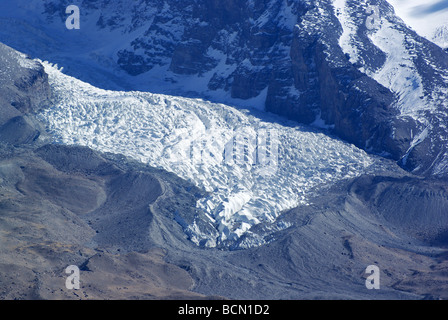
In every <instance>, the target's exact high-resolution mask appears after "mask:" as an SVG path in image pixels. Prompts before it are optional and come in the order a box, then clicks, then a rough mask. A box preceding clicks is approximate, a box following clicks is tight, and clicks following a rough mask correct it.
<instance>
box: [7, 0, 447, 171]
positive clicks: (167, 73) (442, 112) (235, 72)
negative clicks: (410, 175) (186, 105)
mask: <svg viewBox="0 0 448 320" xmlns="http://www.w3.org/2000/svg"><path fill="white" fill-rule="evenodd" d="M31 3H32V5H30V2H29V1H9V0H8V1H5V2H4V4H3V5H4V6H5V7H8V8H9V12H10V13H9V15H10V18H8V19H3V20H2V21H3V22H2V23H3V25H4V27H5V28H4V31H3V32H0V40H3V41H6V43H9V44H10V45H14V46H15V47H16V48H18V49H21V50H24V51H26V52H29V53H32V54H33V55H34V56H36V57H39V58H42V59H46V60H48V61H51V62H53V63H58V64H59V65H60V66H63V67H65V70H66V72H67V73H68V74H70V75H74V76H76V77H77V78H79V79H82V80H85V81H87V82H89V83H92V84H94V85H96V86H98V87H104V88H110V89H126V90H129V89H132V90H136V89H137V90H141V91H150V92H154V93H165V94H175V95H184V96H194V97H198V96H199V97H202V98H207V99H210V100H212V101H215V102H224V103H227V104H231V105H237V106H246V107H254V108H257V109H264V110H267V111H270V112H273V113H276V114H279V115H282V116H285V117H287V118H289V119H292V120H295V121H299V122H301V123H306V124H311V123H313V124H314V125H316V126H324V127H326V128H332V129H333V132H334V133H335V134H337V135H338V136H339V137H340V138H343V139H345V140H347V141H348V142H350V143H353V144H355V145H356V146H358V147H360V148H363V149H364V150H367V151H369V152H373V153H377V154H381V155H383V156H387V157H390V158H392V159H394V160H396V161H398V162H399V163H400V164H401V165H402V166H403V167H404V168H406V169H407V170H410V171H413V172H415V173H417V174H428V175H439V176H445V175H446V173H447V170H448V169H447V150H446V139H447V128H446V126H445V125H444V123H446V120H447V119H446V108H447V105H446V101H447V99H446V92H447V86H448V85H447V78H448V75H447V70H448V54H447V53H446V52H444V51H443V50H442V49H441V48H440V47H438V46H436V45H435V44H433V43H431V42H429V41H428V40H426V39H425V38H422V37H420V36H419V35H418V34H417V33H415V32H414V31H412V30H410V29H409V28H408V27H407V26H406V25H405V24H404V22H403V21H402V20H401V19H400V18H398V17H397V16H396V15H395V13H394V10H393V7H392V6H391V5H390V4H389V3H388V2H386V1H384V0H381V1H377V2H375V3H373V2H372V3H371V2H369V1H343V0H334V1H332V0H316V1H307V0H303V1H287V0H270V1H250V2H247V1H222V2H216V1H212V2H206V3H204V2H202V1H188V5H186V3H185V2H183V1H164V0H158V1H137V2H134V3H133V4H132V5H127V4H125V2H123V1H116V2H113V3H111V2H109V1H97V2H95V4H92V3H90V2H87V1H80V2H79V3H78V5H79V6H80V11H81V20H82V24H81V29H80V30H67V29H66V28H65V19H66V18H67V16H68V15H67V14H65V8H66V7H67V6H68V4H69V2H68V1H51V0H45V1H32V2H31ZM126 3H127V2H126ZM369 5H374V6H377V8H378V10H377V14H378V17H377V18H378V19H377V20H371V19H372V14H375V15H376V13H373V12H372V11H371V8H370V9H369ZM30 8H33V9H32V10H30ZM375 12H376V11H375ZM44 21H45V22H44ZM369 21H376V22H378V23H376V22H375V25H373V27H372V28H370V27H368V26H367V23H368V22H369ZM12 26H14V29H13V28H12ZM14 33H15V34H20V38H21V40H20V42H19V41H17V39H18V37H11V36H10V35H11V34H14ZM35 39H39V41H38V42H36V40H35Z"/></svg>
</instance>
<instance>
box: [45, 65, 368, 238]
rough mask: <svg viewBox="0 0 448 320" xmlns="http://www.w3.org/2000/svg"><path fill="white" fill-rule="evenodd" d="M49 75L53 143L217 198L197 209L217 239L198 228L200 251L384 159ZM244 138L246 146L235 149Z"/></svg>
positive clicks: (215, 112)
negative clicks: (140, 167) (125, 161)
mask: <svg viewBox="0 0 448 320" xmlns="http://www.w3.org/2000/svg"><path fill="white" fill-rule="evenodd" d="M44 66H45V69H46V71H47V73H48V74H49V81H50V83H51V86H52V90H53V93H54V96H55V101H54V105H53V106H52V107H51V108H49V109H47V110H44V111H42V112H41V113H40V114H39V118H40V119H41V120H42V121H44V122H45V123H46V125H47V126H48V130H49V131H50V132H51V133H52V134H53V135H54V138H55V142H57V143H63V144H78V145H85V146H89V147H91V148H93V149H96V150H99V151H105V152H114V153H121V154H124V155H126V156H129V157H132V158H134V159H137V160H139V161H141V162H144V163H148V164H150V165H151V166H154V167H160V168H163V169H165V170H167V171H170V172H173V173H175V174H176V175H178V176H180V177H182V178H184V179H187V180H189V181H192V182H193V183H194V184H196V185H197V186H199V187H200V188H203V189H205V190H207V191H209V192H210V196H208V197H206V198H203V199H201V200H200V201H198V203H197V208H198V209H199V210H202V211H203V212H204V213H206V214H207V215H208V216H209V217H210V221H211V223H213V225H214V226H215V227H216V229H217V230H218V234H219V235H218V237H217V238H216V237H213V236H212V235H205V234H202V233H200V230H199V228H198V227H197V226H196V225H194V224H193V225H190V226H189V229H190V230H191V231H193V233H194V232H196V234H195V235H194V236H193V237H192V240H193V241H195V242H196V243H199V241H201V240H204V238H205V239H206V240H208V243H207V245H208V246H215V245H216V243H218V242H219V241H223V240H226V239H237V238H238V237H240V236H241V235H242V234H244V232H246V231H247V230H249V229H250V227H251V226H253V225H255V224H258V223H260V222H263V221H274V220H275V219H276V217H277V216H278V215H279V214H280V213H281V212H282V210H286V209H289V208H293V207H295V206H297V205H298V204H300V203H305V204H306V203H307V200H308V198H309V195H310V192H311V189H312V188H313V187H317V186H320V185H328V184H331V183H334V182H336V181H340V180H341V179H345V178H351V177H355V176H358V175H360V174H362V173H363V172H365V171H366V170H368V168H369V167H370V166H371V165H372V164H373V163H374V162H375V159H376V158H375V157H373V156H369V155H367V154H366V153H365V152H364V151H362V150H360V149H358V148H356V147H354V146H352V145H349V144H346V143H344V142H342V141H340V140H337V139H333V138H331V137H329V136H327V135H326V134H324V133H322V132H319V131H317V129H312V128H309V127H301V126H299V125H297V124H295V123H292V122H285V121H286V120H282V119H281V118H276V117H274V116H269V115H267V114H264V113H260V114H263V118H259V117H256V116H255V115H254V114H253V113H252V114H251V113H250V112H248V111H244V110H240V109H236V108H232V107H230V106H226V105H222V104H213V103H210V102H207V101H204V100H200V99H187V98H181V97H174V96H167V95H161V94H151V93H147V92H120V91H107V90H102V89H98V88H95V87H93V86H91V85H89V84H87V83H84V82H81V81H79V80H77V79H75V78H72V77H70V76H67V75H64V74H63V73H62V72H61V71H60V70H58V69H57V67H54V66H51V65H50V64H49V63H44ZM252 112H254V111H252ZM282 122H283V123H284V124H281V123H282ZM241 137H243V138H247V140H245V141H247V142H246V144H245V145H244V144H243V147H242V148H241V149H238V146H241V145H238V144H237V147H236V148H235V149H232V146H233V142H235V141H239V140H238V139H239V138H241ZM234 138H235V139H234ZM243 140H244V139H243ZM257 147H258V149H257ZM229 148H230V149H229ZM224 150H226V153H224ZM229 150H233V156H234V158H231V159H230V161H229V159H228V158H227V157H226V156H228V155H229V154H231V153H230V152H229V153H227V152H228V151H229ZM244 157H246V158H247V159H248V160H244V159H243V158H244ZM256 159H258V160H256Z"/></svg>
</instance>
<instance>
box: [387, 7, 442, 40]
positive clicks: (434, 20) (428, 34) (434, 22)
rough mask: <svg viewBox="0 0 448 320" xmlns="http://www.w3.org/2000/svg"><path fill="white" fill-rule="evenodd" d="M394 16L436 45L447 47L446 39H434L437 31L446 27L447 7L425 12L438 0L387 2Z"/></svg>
mask: <svg viewBox="0 0 448 320" xmlns="http://www.w3.org/2000/svg"><path fill="white" fill-rule="evenodd" d="M387 1H388V2H389V3H390V4H391V5H392V6H393V7H394V9H395V12H396V14H397V15H398V16H399V17H400V18H401V19H402V20H403V21H404V22H405V23H406V24H407V25H408V26H409V27H411V28H412V29H413V30H414V31H416V32H417V33H418V34H419V35H421V36H423V37H425V38H427V39H428V40H431V41H433V42H435V43H436V44H438V45H439V46H441V47H446V46H448V43H447V41H448V39H446V38H438V37H436V34H437V31H438V29H440V28H441V27H443V26H447V25H448V6H446V8H445V9H442V8H441V9H440V10H427V9H428V8H429V7H430V6H433V5H437V4H439V3H441V2H442V1H440V0H387Z"/></svg>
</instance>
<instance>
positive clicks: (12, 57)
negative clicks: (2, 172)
mask: <svg viewBox="0 0 448 320" xmlns="http://www.w3.org/2000/svg"><path fill="white" fill-rule="evenodd" d="M0 70H2V72H1V73H0V140H1V141H3V142H7V143H11V144H14V145H17V144H27V143H30V142H32V141H34V140H36V139H37V138H38V137H39V135H40V130H41V129H40V128H39V125H38V124H37V123H35V122H34V123H33V120H32V119H30V118H29V117H28V116H27V115H28V114H30V113H33V112H35V111H38V110H39V109H40V108H42V107H44V106H45V105H46V104H48V103H49V99H50V85H49V84H48V75H47V74H46V73H45V71H44V68H43V66H42V65H40V64H39V63H38V62H36V61H33V60H31V59H29V58H27V57H26V56H25V55H23V54H21V53H19V52H17V51H15V50H13V49H11V48H9V47H8V46H6V45H4V44H1V43H0Z"/></svg>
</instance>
